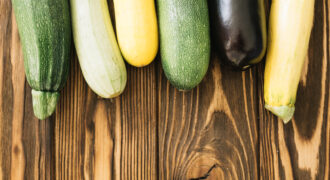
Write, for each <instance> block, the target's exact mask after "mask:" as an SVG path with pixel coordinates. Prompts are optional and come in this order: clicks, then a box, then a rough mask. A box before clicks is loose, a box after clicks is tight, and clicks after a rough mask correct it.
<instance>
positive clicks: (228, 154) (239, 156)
mask: <svg viewBox="0 0 330 180" xmlns="http://www.w3.org/2000/svg"><path fill="white" fill-rule="evenodd" d="M267 7H268V8H267V10H269V4H268V5H267ZM112 8H113V7H112V5H111V3H110V9H112ZM315 9H316V10H315V14H316V15H315V16H316V18H315V26H314V29H313V33H312V38H311V43H310V49H309V55H308V60H307V63H306V66H305V68H304V73H303V75H302V80H301V83H300V87H299V92H298V98H297V104H296V114H295V117H294V120H293V121H292V122H290V123H289V124H287V125H283V123H282V122H281V121H279V120H278V119H277V118H275V116H273V115H272V114H270V113H269V112H267V111H266V110H265V109H264V108H263V105H264V104H263V93H262V88H263V70H264V64H261V65H258V66H257V67H254V68H252V69H251V70H249V71H246V72H235V71H232V70H230V69H227V68H226V67H225V66H223V65H222V64H220V63H219V59H218V57H217V56H216V54H215V53H214V52H213V53H212V58H211V64H210V68H209V72H208V74H207V76H206V77H205V79H204V80H203V82H202V83H201V85H200V86H198V87H197V88H195V89H194V90H192V91H190V92H179V91H177V90H176V89H175V88H173V87H172V86H171V85H170V84H169V82H168V81H167V80H166V77H165V76H164V73H163V71H162V67H161V63H160V59H159V57H158V58H157V59H156V60H155V62H153V63H152V64H151V65H149V66H148V67H145V68H134V67H131V66H129V65H127V72H128V84H127V88H126V90H125V92H124V93H123V94H122V95H121V96H120V97H118V98H115V99H112V100H105V99H101V98H99V97H97V96H96V95H95V94H94V93H93V92H92V91H91V90H90V89H89V87H88V85H87V84H86V83H85V81H84V78H83V76H82V73H81V70H80V67H79V63H78V59H77V57H76V54H75V52H74V50H73V51H72V61H71V72H70V76H69V79H68V82H67V84H66V86H65V88H64V89H63V90H62V92H61V98H60V101H59V103H58V106H57V110H56V113H55V114H54V115H53V116H52V117H51V118H49V119H47V120H44V121H39V120H37V119H36V118H35V117H34V115H33V110H32V102H31V100H32V99H31V89H30V87H29V85H28V83H27V82H26V80H25V75H24V66H23V56H22V52H21V46H20V42H19V35H18V32H17V25H16V22H15V18H14V14H13V11H12V8H11V3H10V0H0V58H1V59H0V180H7V179H90V180H92V179H116V180H119V179H322V180H328V179H329V178H330V177H329V173H330V165H329V164H330V162H329V161H330V28H329V27H330V26H329V25H330V5H329V1H328V0H317V1H316V8H315Z"/></svg>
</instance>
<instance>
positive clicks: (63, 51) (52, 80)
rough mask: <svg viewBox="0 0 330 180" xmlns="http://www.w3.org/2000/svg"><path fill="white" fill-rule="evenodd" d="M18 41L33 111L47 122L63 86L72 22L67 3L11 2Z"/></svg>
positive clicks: (44, 0)
mask: <svg viewBox="0 0 330 180" xmlns="http://www.w3.org/2000/svg"><path fill="white" fill-rule="evenodd" d="M12 4H13V8H14V11H15V16H16V21H17V25H18V30H19V35H20V39H21V44H22V49H23V54H24V67H25V74H26V78H27V81H28V83H29V85H30V86H31V88H32V99H33V110H34V114H35V116H36V117H37V118H39V119H46V118H47V117H49V116H50V115H51V114H52V113H53V112H54V111H55V108H56V104H57V101H58V98H59V91H60V89H61V88H62V87H63V86H64V84H65V83H66V80H67V77H68V72H69V59H70V48H71V23H70V12H69V4H68V2H67V1H66V0H37V1H36V0H12Z"/></svg>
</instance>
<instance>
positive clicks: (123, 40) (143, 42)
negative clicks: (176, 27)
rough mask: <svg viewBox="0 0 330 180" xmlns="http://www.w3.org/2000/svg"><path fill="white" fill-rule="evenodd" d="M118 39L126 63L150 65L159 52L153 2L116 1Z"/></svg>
mask: <svg viewBox="0 0 330 180" xmlns="http://www.w3.org/2000/svg"><path fill="white" fill-rule="evenodd" d="M114 7H115V16H116V30H117V38H118V42H119V46H120V49H121V52H122V54H123V56H124V58H125V59H126V61H127V62H128V63H129V64H131V65H133V66H136V67H142V66H146V65H148V64H150V63H151V62H152V61H153V59H154V58H155V56H156V54H157V51H158V28H157V17H156V10H155V3H154V1H153V0H114Z"/></svg>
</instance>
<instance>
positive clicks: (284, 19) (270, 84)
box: [264, 0, 315, 123]
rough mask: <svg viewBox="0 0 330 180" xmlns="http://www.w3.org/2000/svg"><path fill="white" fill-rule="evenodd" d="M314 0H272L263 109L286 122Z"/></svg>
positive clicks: (304, 52)
mask: <svg viewBox="0 0 330 180" xmlns="http://www.w3.org/2000/svg"><path fill="white" fill-rule="evenodd" d="M314 2H315V0H273V1H272V6H271V11H270V24H269V44H268V48H269V49H268V53H267V59H266V69H265V87H264V96H265V103H266V108H267V109H268V110H270V111H271V112H273V113H274V114H275V115H277V116H278V117H280V118H281V119H282V120H283V121H284V122H285V123H287V122H289V121H290V119H291V118H292V116H293V114H294V110H295V106H294V104H295V102H296V94H297V89H298V84H299V79H300V75H301V72H302V67H303V65H304V60H305V57H306V55H307V50H308V44H309V39H310V35H311V31H312V27H313V17H314Z"/></svg>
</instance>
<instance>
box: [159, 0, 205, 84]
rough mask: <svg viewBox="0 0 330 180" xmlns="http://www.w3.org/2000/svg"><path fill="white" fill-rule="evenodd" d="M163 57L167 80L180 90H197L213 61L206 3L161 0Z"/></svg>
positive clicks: (160, 22) (200, 1)
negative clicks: (211, 60)
mask: <svg viewBox="0 0 330 180" xmlns="http://www.w3.org/2000/svg"><path fill="white" fill-rule="evenodd" d="M157 2H158V3H157V5H158V15H159V30H160V54H161V59H162V66H163V69H164V72H165V75H166V77H167V78H168V80H169V81H170V82H171V84H172V85H173V86H175V87H176V88H178V89H180V90H190V89H192V88H194V87H196V86H197V85H198V84H199V83H200V82H201V81H202V79H203V78H204V76H205V74H206V72H207V69H208V66H209V61H210V51H211V44H210V32H209V31H210V29H209V14H208V7H207V0H158V1H157Z"/></svg>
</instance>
